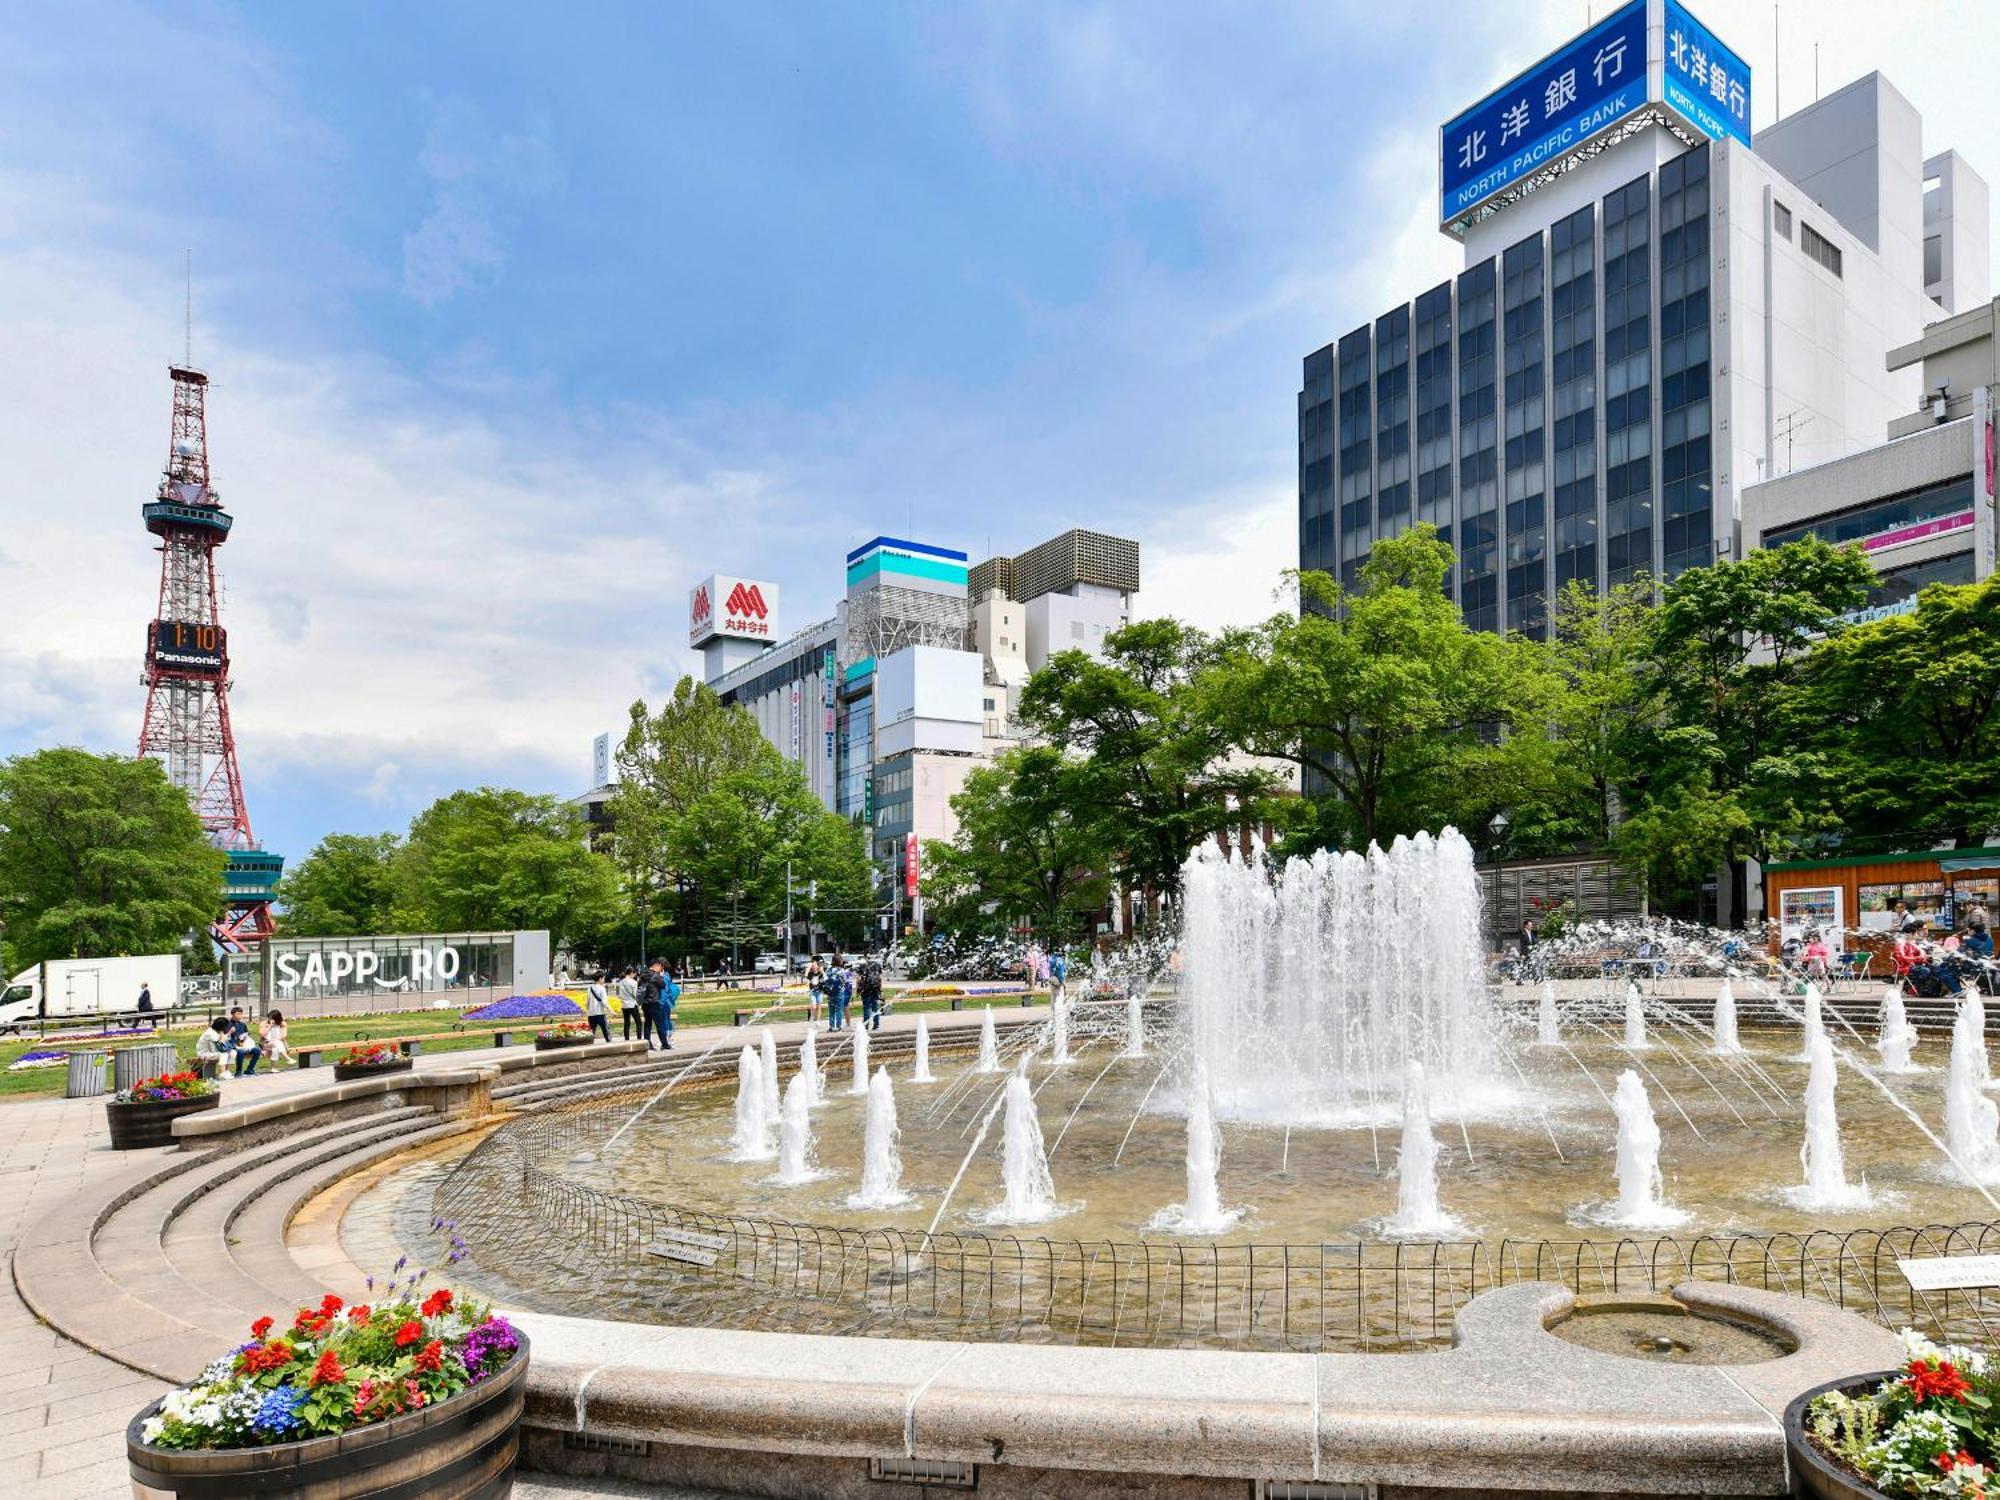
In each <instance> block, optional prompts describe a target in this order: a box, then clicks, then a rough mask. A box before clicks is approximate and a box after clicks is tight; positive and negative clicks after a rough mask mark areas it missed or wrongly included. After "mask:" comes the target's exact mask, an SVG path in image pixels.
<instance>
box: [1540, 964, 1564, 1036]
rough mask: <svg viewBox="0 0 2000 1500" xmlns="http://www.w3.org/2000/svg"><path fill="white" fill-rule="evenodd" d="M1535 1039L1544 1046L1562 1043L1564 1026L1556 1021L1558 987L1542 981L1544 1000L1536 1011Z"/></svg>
mask: <svg viewBox="0 0 2000 1500" xmlns="http://www.w3.org/2000/svg"><path fill="white" fill-rule="evenodd" d="M1535 1041H1536V1043H1537V1044H1538V1045H1540V1046H1543V1047H1560V1046H1561V1045H1562V1027H1561V1026H1560V1025H1558V1024H1557V1022H1556V987H1555V985H1554V984H1552V983H1550V982H1549V981H1548V980H1546V979H1545V980H1543V981H1542V1000H1541V1004H1540V1005H1539V1006H1538V1007H1537V1008H1536V1011H1535Z"/></svg>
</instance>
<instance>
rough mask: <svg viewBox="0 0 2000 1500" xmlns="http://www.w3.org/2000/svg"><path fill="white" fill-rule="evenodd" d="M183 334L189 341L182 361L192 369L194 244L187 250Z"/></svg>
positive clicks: (183, 352)
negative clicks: (185, 303)
mask: <svg viewBox="0 0 2000 1500" xmlns="http://www.w3.org/2000/svg"><path fill="white" fill-rule="evenodd" d="M182 336H183V337H184V338H185V339H186V341H187V342H186V347H185V348H184V349H183V350H182V352H181V363H182V364H183V365H185V366H186V367H188V368H189V369H192V368H194V249H193V247H192V246H190V247H189V249H188V251H187V305H186V324H185V327H184V330H183V335H182Z"/></svg>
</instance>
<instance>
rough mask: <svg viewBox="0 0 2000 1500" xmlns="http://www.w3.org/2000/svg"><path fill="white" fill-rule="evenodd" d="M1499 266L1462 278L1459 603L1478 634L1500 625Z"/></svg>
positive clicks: (1475, 270) (1489, 265)
mask: <svg viewBox="0 0 2000 1500" xmlns="http://www.w3.org/2000/svg"><path fill="white" fill-rule="evenodd" d="M1494 296H1495V286H1494V274H1493V262H1492V261H1490V260H1488V261H1482V262H1480V263H1479V264H1478V265H1476V266H1474V267H1473V268H1472V269H1471V270H1469V271H1466V272H1464V273H1463V274H1461V275H1460V276H1459V278H1458V531H1459V539H1460V544H1461V545H1460V548H1459V555H1458V566H1459V604H1460V606H1461V608H1462V609H1463V611H1464V614H1465V622H1466V624H1468V625H1470V626H1471V627H1472V628H1473V629H1474V630H1498V629H1499V628H1500V594H1499V557H1498V543H1499V527H1498V525H1497V522H1498V519H1499V507H1500V463H1499V443H1500V430H1499V417H1498V404H1497V399H1496V394H1495V392H1496V380H1495V350H1496V348H1497V339H1496V336H1495V334H1496V329H1495V322H1494V317H1495V301H1494Z"/></svg>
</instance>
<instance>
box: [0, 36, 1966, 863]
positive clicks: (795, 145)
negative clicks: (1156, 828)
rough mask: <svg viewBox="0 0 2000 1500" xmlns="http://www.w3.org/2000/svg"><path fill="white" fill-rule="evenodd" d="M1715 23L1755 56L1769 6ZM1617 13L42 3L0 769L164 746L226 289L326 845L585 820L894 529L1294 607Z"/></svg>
mask: <svg viewBox="0 0 2000 1500" xmlns="http://www.w3.org/2000/svg"><path fill="white" fill-rule="evenodd" d="M1599 9H1600V10H1601V9H1602V7H1599ZM1697 9H1698V10H1700V11H1701V13H1702V14H1703V15H1704V17H1705V19H1707V20H1708V21H1709V23H1710V24H1711V26H1712V27H1714V28H1715V29H1717V30H1718V31H1719V32H1721V33H1722V34H1723V35H1725V36H1726V37H1730V38H1731V39H1732V40H1735V39H1736V37H1737V35H1738V34H1740V33H1748V32H1751V29H1752V28H1753V27H1754V34H1753V35H1752V36H1751V37H1750V39H1749V40H1747V41H1745V42H1742V43H1740V44H1739V48H1740V50H1743V51H1744V52H1746V53H1747V54H1750V56H1751V61H1752V62H1753V65H1756V64H1761V63H1762V62H1763V61H1764V60H1765V59H1764V57H1763V55H1762V53H1760V51H1759V47H1760V46H1762V47H1763V49H1764V51H1768V42H1767V40H1766V38H1767V34H1768V28H1769V9H1768V6H1766V5H1764V4H1762V3H1760V0H1749V3H1740V4H1739V3H1721V0H1718V3H1711V4H1709V5H1706V6H1698V7H1697ZM1877 9H1879V8H1877ZM1937 9H1938V11H1939V14H1938V16H1937V17H1935V18H1934V23H1935V25H1937V26H1940V27H1943V28H1945V29H1947V30H1949V29H1950V28H1952V27H1954V26H1958V25H1963V26H1966V27H1977V28H1979V29H1980V30H1981V31H1982V33H1983V34H1986V35H1988V36H1989V37H1990V36H1991V34H1992V32H1993V29H1994V25H1993V22H1992V21H1991V20H1990V19H1987V18H1986V17H1985V16H1984V14H1983V13H1982V12H1981V11H1980V10H1979V8H1978V7H1975V6H1971V5H1955V6H1951V7H1944V6H1940V7H1937ZM1500 12H1505V14H1504V15H1503V14H1500ZM1802 13H1803V12H1802ZM1814 14H1815V15H1816V16H1817V17H1819V20H1818V21H1817V22H1816V23H1815V24H1817V25H1819V27H1820V34H1821V36H1822V38H1823V40H1824V43H1825V56H1824V59H1823V62H1822V67H1823V70H1824V73H1825V76H1826V79H1827V82H1828V85H1829V86H1832V84H1834V83H1837V82H1842V81H1845V79H1846V78H1848V77H1851V76H1853V74H1854V73H1855V72H1857V71H1859V70H1860V69H1861V68H1862V67H1864V66H1867V65H1880V66H1882V67H1883V68H1884V69H1885V71H1889V72H1890V73H1891V76H1892V77H1894V78H1896V80H1897V81H1898V82H1899V84H1900V85H1901V86H1902V87H1903V88H1904V89H1905V91H1906V92H1908V93H1910V95H1911V97H1912V98H1913V99H1915V100H1916V101H1917V103H1918V105H1919V107H1920V108H1922V109H1923V110H1924V111H1925V113H1926V117H1927V125H1928V126H1929V127H1931V138H1932V139H1933V140H1935V141H1936V142H1937V143H1939V144H1944V143H1950V142H1954V141H1955V142H1957V143H1958V144H1960V146H1961V149H1964V150H1967V151H1968V152H1969V154H1971V155H1972V156H1973V158H1974V163H1975V165H1977V166H1979V167H1981V168H1982V169H1984V170H1986V171H1988V172H1989V174H1990V173H1992V172H1995V171H2000V161H1994V162H1988V161H1985V160H1983V159H1981V147H1982V145H1983V142H1984V140H1985V139H1990V126H1988V125H1987V124H1986V117H1985V116H1984V115H1983V114H1982V113H1981V112H1980V109H1981V107H1980V103H1979V101H1978V99H1977V90H1978V88H1979V86H1980V84H1981V82H1982V80H1980V79H1978V78H1977V77H1976V76H1974V75H1975V73H1976V70H1972V69H1959V68H1954V67H1953V66H1952V65H1951V62H1950V59H1949V58H1937V57H1925V56H1922V55H1921V53H1920V49H1919V48H1918V46H1917V44H1916V42H1915V41H1914V40H1911V39H1909V38H1908V37H1906V36H1905V35H1903V34H1902V33H1907V32H1908V31H1910V30H1911V28H1908V27H1904V26H1902V25H1900V23H1896V24H1894V25H1893V26H1892V18H1889V17H1887V16H1879V17H1878V15H1877V14H1876V11H1875V10H1871V9H1869V8H1864V7H1861V6H1859V5H1854V6H1832V7H1820V8H1818V9H1816V10H1815V11H1814ZM1584 16H1585V6H1584V5H1583V4H1578V3H1567V0H1565V3H1545V4H1540V5H1533V4H1531V5H1522V6H1508V7H1492V6H1486V5H1471V4H1468V5H1465V6H1463V7H1453V6H1450V5H1446V6H1444V7H1441V8H1440V7H1400V8H1399V7H1382V6H1377V5H1370V4H1361V3H1318V4H1296V5H1281V4H1266V5H1258V6H1253V7H1197V6H1194V5H1187V4H1156V3H1148V4H1140V3H1136V0H1135V3H1131V4H1126V5H1108V6H1097V5H1041V4H1032V3H1021V4H1000V5H991V6H981V7H973V6H969V5H955V6H946V5H888V4H882V5H868V6H863V5H845V6H831V5H806V4H763V5H760V4H744V3H733V4H713V5H700V4H673V5H654V4H646V5H615V4H593V5H589V6H576V7H547V6H539V7H527V6H518V5H495V4H480V5H471V4H427V5H422V6H407V5H387V4H375V5H370V4H348V5H341V6H304V5H289V6H240V7H238V6H227V5H213V4H206V5H205V4H187V5H177V6H171V7H169V6H159V7H128V6H117V5H89V6H84V5H76V6H57V5H42V6H30V7H26V8H24V9H23V10H20V11H17V12H16V13H15V14H14V15H13V17H12V18H11V19H10V32H11V36H10V49H9V52H8V54H7V55H6V56H5V58H4V59H0V88H4V90H5V95H6V97H7V98H8V100H9V104H8V108H7V121H6V124H5V126H4V127H0V210H4V211H0V308H4V309H5V311H6V316H5V317H4V318H0V406H4V409H6V410H7V411H9V412H10V414H12V415H13V416H14V417H15V418H17V419H19V421H20V422H21V427H20V438H19V439H18V440H17V441H16V442H14V443H12V444H10V446H11V447H13V449H14V459H15V465H16V482H17V484H18V485H19V488H18V489H17V490H16V495H17V497H20V498H17V499H16V500H15V501H13V502H10V504H9V505H8V507H7V514H8V517H9V520H8V524H7V525H6V526H5V527H0V595H4V597H6V598H7V599H8V601H9V608H8V620H9V624H8V627H7V628H6V630H5V631H4V632H0V709H4V712H0V753H11V752H13V751H17V750H21V749H26V748H31V747H33V746H36V745H41V744H48V743H81V744H86V745H90V746H92V747H93V748H102V749H126V748H129V746H130V745H131V743H132V742H133V740H134V738H135V737H136V733H137V725H138V717H139V711H140V706H141V693H140V689H139V687H138V682H137V676H138V670H139V643H140V632H141V630H142V627H143V624H144V621H145V620H146V619H147V618H148V617H149V616H150V614H151V610H152V589H153V580H154V576H155V570H156V561H155V559H154V556H153V554H152V553H151V552H150V551H149V550H148V545H147V539H146V537H145V535H144V533H143V531H142V529H141V527H140V525H139V521H138V516H137V507H138V505H139V504H140V502H141V501H142V500H143V499H144V498H146V496H147V495H148V493H149V492H150V489H151V487H152V484H153V483H154V481H155V479H156V476H157V473H158V468H159V464H160V461H161V458H162V457H163V456H164V455H163V447H164V443H165V431H166V413H167V384H166V380H165V372H164V366H165V364H166V362H167V361H168V360H169V359H171V358H174V357H177V356H178V353H179V349H180V339H181V331H180V322H181V287H180V280H181V260H182V253H183V250H184V249H185V248H190V247H191V248H192V249H193V252H194V260H195V281H196V287H195V323H196V328H195V346H196V347H195V353H196V359H197V362H198V363H201V364H203V365H204V366H206V367H207V368H208V369H209V370H210V371H211V373H212V375H213V377H214V380H215V386H214V390H213V394H212V397H211V412H210V430H211V445H212V450H213V458H214V463H215V469H216V474H217V477H218V483H219V484H220V486H221V488H222V491H223V493H224V496H225V499H226V501H227V503H228V504H229V505H230V507H231V509H232V510H233V511H234V512H235V513H236V516H237V528H236V533H235V535H234V536H233V537H232V539H231V542H230V544H229V546H228V547H227V548H226V549H225V552H224V554H223V566H224V570H225V573H226V575H227V578H228V583H229V596H228V599H227V602H226V606H225V611H226V623H228V625H229V626H230V630H231V642H232V650H233V652H234V655H235V658H236V690H235V697H234V703H235V708H236V715H237V726H238V732H239V740H240V742H241V746H242V753H243V760H244V769H245V773H246V778H247V780H248V784H249V791H250V798H251V812H252V816H253V818H254V819H255V821H256V824H257V827H258V830H259V832H260V834H262V835H263V837H264V839H265V842H267V843H268V844H269V845H270V846H272V847H274V848H277V849H279V850H281V851H282V852H285V853H287V854H288V855H290V856H291V857H293V858H297V857H299V856H301V855H303V854H304V853H305V852H306V850H307V849H308V848H309V847H310V845H311V844H312V842H313V841H314V840H315V839H317V838H318V837H319V836H320V835H321V834H322V833H324V832H326V831H328V830H330V829H350V830H360V831H372V830H375V829H380V828H397V829H400V828H401V827H402V826H403V825H404V824H405V823H406V822H407V820H408V818H409V816H410V814H411V813H412V812H414V811H416V810H417V809H419V808H421V807H422V806H423V805H424V804H425V803H426V802H428V801H429V800H430V799H431V798H432V797H435V796H437V795H440V794H442V793H443V792H446V791H449V790H451V789H452V788H454V787H456V786H460V785H467V784H478V783H481V782H495V783H506V784H514V785H521V786H526V787H530V788H532V789H535V790H547V791H560V792H569V791H574V790H579V789H581V786H582V783H583V782H584V780H585V779H586V778H587V771H588V767H589V762H588V759H587V755H588V747H589V741H590V738H591V737H592V736H593V735H594V734H595V733H596V732H598V731H599V730H600V729H603V728H609V727H612V726H614V725H616V724H618V723H620V722H621V721H622V718H623V712H624V709H625V707H626V705H627V704H629V703H630V702H631V701H632V699H633V698H635V697H638V696H642V695H654V696H656V695H657V694H659V693H660V692H661V691H662V690H664V689H665V688H666V687H667V686H669V685H670V684H671V682H672V680H673V678H674V677H675V676H676V675H677V674H678V673H679V672H681V671H682V670H685V669H686V668H688V667H689V666H690V665H692V663H691V661H690V659H689V656H688V653H687V652H686V650H685V647H684V645H683V641H684V635H683V631H682V626H681V621H682V617H683V613H684V601H685V594H686V590H687V588H688V587H689V586H690V584H691V583H692V582H693V581H694V580H695V579H696V578H697V577H699V576H700V575H702V574H705V573H707V572H709V571H725V572H740V573H746V574H750V575H753V576H760V577H769V578H773V579H776V580H778V581H779V582H780V583H781V584H782V585H783V588H784V591H785V599H786V610H785V613H786V617H787V618H786V621H785V624H786V627H787V628H790V627H792V626H796V625H802V624H805V623H807V622H808V621H809V620H810V619H812V618H816V617H818V616H819V615H821V614H823V613H826V612H828V611H830V609H831V607H832V603H833V600H834V597H835V594H836V591H837V590H838V588H839V584H840V578H839V569H838V559H839V556H840V554H841V553H842V552H844V551H845V550H846V549H847V548H848V547H850V546H853V545H855V544H856V543H857V542H859V541H861V540H864V539H866V538H867V537H868V536H871V535H873V534H875V533H877V532H881V531H889V532H903V531H908V532H912V533H914V534H916V535H919V536H922V537H925V538H928V539H931V540H935V541H938V542H943V543H946V544H950V545H957V546H960V547H963V548H965V549H966V550H967V551H969V552H971V553H973V554H974V555H975V556H979V555H983V554H984V553H985V552H986V551H987V550H988V549H989V548H992V549H996V550H1003V551H1004V550H1011V549H1015V548H1019V547H1022V546H1025V545H1029V544H1031V543H1033V542H1035V541H1038V540H1040V539H1041V538H1042V537H1044V536H1045V535H1047V534H1049V533H1050V532H1052V531H1055V530H1058V529H1060V528H1062V527H1066V526H1069V525H1074V524H1090V525H1096V526H1100V527H1104V528H1107V529H1113V530H1121V531H1125V532H1127V533H1129V534H1132V535H1135V536H1137V537H1139V538H1140V539H1141V541H1142V543H1143V544H1144V545H1145V549H1146V574H1147V590H1146V596H1145V603H1146V605H1147V607H1148V608H1149V609H1151V610H1153V611H1155V612H1173V613H1179V614H1183V615H1187V616H1190V617H1193V618H1196V619H1198V620H1201V621H1203V622H1205V623H1211V624H1213V623H1219V622H1221V621H1223V620H1229V619H1249V618H1255V617H1256V616H1258V615H1260V614H1262V613H1264V612H1266V611H1267V610H1268V609H1270V608H1271V607H1272V603H1271V598H1272V590H1273V589H1274V588H1275V586H1276V585H1277V583H1278V576H1277V575H1278V571H1279V570H1280V569H1281V568H1283V567H1284V566H1285V565H1286V564H1287V563H1288V562H1289V561H1291V558H1292V553H1293V546H1292V520H1291V517H1292V513H1293V508H1294V505H1295V495H1294V490H1293V486H1294V475H1293V469H1294V440H1295V433H1294V416H1293V395H1294V392H1295V390H1296V388H1297V380H1298V362H1299V359H1300V358H1301V356H1303V355H1304V354H1305V353H1307V352H1308V351H1310V350H1311V349H1313V348H1315V347H1317V346H1318V345H1319V344H1321V343H1323V342H1325V341H1326V340H1327V339H1329V338H1331V337H1333V336H1335V335H1336V334H1338V333H1339V332H1341V331H1342V330H1344V329H1346V328H1349V327H1352V326H1353V325H1354V324H1356V323H1358V322H1360V321H1361V320H1362V319H1364V318H1366V317H1368V316H1371V315H1372V314H1373V313H1375V312H1377V311H1379V310H1380V309H1381V308H1382V307H1384V306H1386V305H1387V304H1388V303H1389V302H1390V301H1392V300H1400V299H1401V298H1402V297H1403V296H1406V295H1408V294H1410V293H1411V292H1414V291H1416V290H1418V289H1420V288H1421V287H1424V286H1427V285H1430V284H1432V283H1434V282H1435V281H1436V280H1438V279H1440V278H1441V277H1442V276H1444V275H1445V274H1448V273H1449V272H1450V271H1451V270H1452V269H1454V267H1455V265H1456V255H1455V252H1454V251H1453V249H1452V248H1451V246H1450V245H1449V244H1448V243H1447V242H1446V241H1444V240H1443V239H1442V238H1441V237H1440V236H1438V235H1437V234H1436V232H1435V229H1434V227H1433V224H1434V220H1433V219H1432V218H1431V213H1432V208H1433V201H1434V200H1433V193H1434V188H1435V183H1434V176H1435V135H1434V131H1435V129H1436V125H1437V122H1438V121H1439V120H1441V119H1443V118H1445V117H1446V116H1447V115H1449V114H1451V113H1452V112H1454V111H1455V110H1456V109H1458V108H1459V107H1460V106H1462V105H1463V104H1464V103H1466V102H1467V101H1468V100H1470V99H1471V98H1473V97H1475V96H1476V95H1477V94H1478V92H1479V91H1480V90H1481V89H1483V88H1484V87H1485V86H1486V85H1488V84H1490V83H1492V82H1494V81H1496V80H1497V79H1498V78H1500V77H1503V76H1505V75H1506V74H1508V73H1510V72H1512V71H1514V70H1515V69H1517V68H1518V67H1520V66H1522V65H1524V64H1525V63H1526V62H1528V61H1530V60H1532V58H1533V57H1534V56H1535V55H1537V54H1538V53H1539V52H1541V51H1542V50H1545V49H1546V48H1547V47H1548V46H1549V45H1551V44H1553V43H1554V42H1555V41H1557V40H1559V39H1560V38H1561V37H1562V36H1563V35H1565V34H1567V33H1568V32H1569V31H1572V30H1574V29H1577V28H1578V27H1579V26H1580V25H1581V24H1582V23H1583V21H1584ZM1916 29H1917V30H1925V29H1927V28H1916ZM1809 45H1810V42H1809V40H1806V41H1802V42H1799V41H1795V42H1793V43H1792V44H1791V45H1790V47H1788V56H1787V66H1788V68H1789V69H1792V70H1794V71H1793V74H1788V77H1791V76H1794V75H1795V74H1797V73H1799V72H1800V71H1801V70H1803V69H1807V68H1809V66H1810V63H1809V56H1810V54H1809V50H1808V51H1806V52H1799V51H1798V50H1797V49H1798V48H1800V47H1806V48H1809ZM1932 50H1933V51H1937V50H1941V49H1932ZM1905 53H1907V56H1905V55H1904V54H1905ZM1955 55H1964V54H1955ZM1899 64H1900V66H1899ZM1961 72H1962V73H1963V74H1964V76H1959V74H1960V73H1961ZM1961 121H1962V123H1961ZM1982 130H1983V131H1986V132H1987V135H1986V136H1984V137H1982V136H1980V135H1979V132H1980V131H1982Z"/></svg>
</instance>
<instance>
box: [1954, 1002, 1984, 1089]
mask: <svg viewBox="0 0 2000 1500" xmlns="http://www.w3.org/2000/svg"><path fill="white" fill-rule="evenodd" d="M1959 1021H1963V1022H1964V1023H1965V1034H1966V1052H1967V1053H1968V1054H1969V1055H1970V1057H1971V1058H1972V1068H1973V1072H1974V1073H1975V1074H1976V1075H1977V1076H1978V1078H1979V1086H1980V1087H1981V1088H1991V1087H1992V1086H1993V1062H1992V1059H1991V1058H1989V1057H1988V1056H1987V1054H1986V1002H1985V1001H1983V1000H1981V999H1980V998H1979V994H1978V992H1977V991H1976V990H1974V991H1968V992H1967V993H1966V996H1965V998H1964V999H1963V1000H1961V1001H1959V1003H1958V1016H1957V1018H1956V1020H1954V1022H1953V1024H1952V1029H1951V1043H1952V1048H1953V1050H1954V1051H1955V1050H1957V1047H1958V1032H1959V1027H1958V1022H1959Z"/></svg>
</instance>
